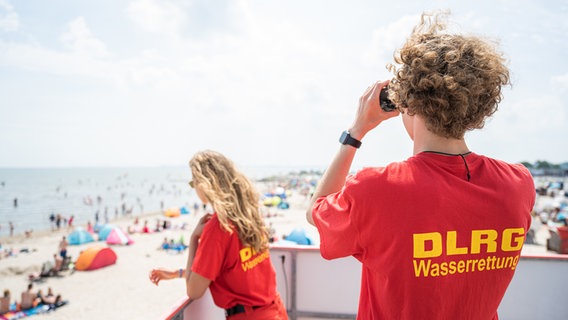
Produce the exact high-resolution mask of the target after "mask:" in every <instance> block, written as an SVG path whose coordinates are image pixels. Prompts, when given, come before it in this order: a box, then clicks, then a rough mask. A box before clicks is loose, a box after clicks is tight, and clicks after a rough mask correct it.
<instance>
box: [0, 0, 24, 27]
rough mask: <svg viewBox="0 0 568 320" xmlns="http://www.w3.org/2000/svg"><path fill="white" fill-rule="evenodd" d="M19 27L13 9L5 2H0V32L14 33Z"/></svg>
mask: <svg viewBox="0 0 568 320" xmlns="http://www.w3.org/2000/svg"><path fill="white" fill-rule="evenodd" d="M19 26H20V19H19V16H18V14H17V13H16V12H14V8H13V7H12V5H11V4H10V3H8V2H7V1H6V0H0V31H8V32H9V31H16V30H18V28H19Z"/></svg>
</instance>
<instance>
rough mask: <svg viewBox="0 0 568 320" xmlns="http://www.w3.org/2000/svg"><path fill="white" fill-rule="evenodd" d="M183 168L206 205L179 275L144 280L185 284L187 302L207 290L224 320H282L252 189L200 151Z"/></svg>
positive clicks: (229, 166) (214, 155) (164, 273)
mask: <svg viewBox="0 0 568 320" xmlns="http://www.w3.org/2000/svg"><path fill="white" fill-rule="evenodd" d="M189 166H190V168H191V173H192V177H193V180H192V181H190V183H189V184H190V186H191V187H192V188H195V191H196V193H197V196H198V197H199V199H200V200H201V201H202V202H203V203H204V204H210V205H211V207H212V208H213V210H214V213H213V214H205V215H204V216H203V217H202V218H201V219H200V220H199V222H198V224H197V226H196V227H195V229H194V231H193V233H192V235H191V239H190V244H189V252H188V259H187V265H186V268H185V269H179V270H165V269H154V270H152V271H151V272H150V280H151V281H152V282H153V283H154V284H156V285H158V283H159V281H160V280H164V279H173V278H185V280H186V288H187V295H188V297H189V298H190V299H192V300H194V299H198V298H200V297H201V296H202V295H203V294H204V293H205V290H206V289H207V288H209V289H210V290H211V295H212V296H213V300H214V301H215V304H216V305H217V306H219V307H221V308H223V309H225V314H226V316H227V319H231V320H234V319H288V317H287V314H286V309H285V308H284V305H283V303H282V300H281V298H280V296H279V294H278V291H277V290H276V273H275V271H274V267H273V266H272V262H271V261H270V254H269V252H268V238H269V235H268V230H267V228H266V226H265V224H264V221H263V219H262V215H261V212H260V210H259V195H258V192H257V191H256V190H255V188H254V185H253V183H252V182H251V181H250V180H249V179H248V178H247V177H246V176H245V175H244V174H242V173H241V172H240V171H239V170H237V168H236V167H235V165H234V164H233V162H232V161H231V160H229V159H228V158H227V157H225V156H224V155H222V154H220V153H218V152H215V151H210V150H206V151H201V152H198V153H197V154H195V155H194V157H193V158H192V159H191V160H190V162H189Z"/></svg>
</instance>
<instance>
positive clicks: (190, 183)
mask: <svg viewBox="0 0 568 320" xmlns="http://www.w3.org/2000/svg"><path fill="white" fill-rule="evenodd" d="M189 186H190V187H191V188H195V186H194V184H193V180H191V181H190V182H189Z"/></svg>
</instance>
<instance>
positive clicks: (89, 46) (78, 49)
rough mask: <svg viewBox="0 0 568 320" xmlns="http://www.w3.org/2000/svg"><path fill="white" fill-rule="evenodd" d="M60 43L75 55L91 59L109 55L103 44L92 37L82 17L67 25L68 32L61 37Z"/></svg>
mask: <svg viewBox="0 0 568 320" xmlns="http://www.w3.org/2000/svg"><path fill="white" fill-rule="evenodd" d="M61 41H62V42H63V44H64V45H65V46H66V47H67V48H69V49H70V50H71V51H72V52H73V53H75V54H79V55H84V56H91V57H106V56H108V55H109V52H108V51H107V48H106V45H105V43H104V42H103V41H101V40H100V39H97V38H96V37H95V36H94V35H93V33H92V32H91V30H90V29H89V27H88V26H87V22H86V21H85V18H84V17H78V18H76V19H75V20H73V21H71V22H70V23H69V24H68V30H67V31H66V32H65V33H63V34H62V35H61Z"/></svg>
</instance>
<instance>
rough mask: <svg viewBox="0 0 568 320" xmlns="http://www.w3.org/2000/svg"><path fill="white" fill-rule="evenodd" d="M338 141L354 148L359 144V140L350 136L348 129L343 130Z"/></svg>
mask: <svg viewBox="0 0 568 320" xmlns="http://www.w3.org/2000/svg"><path fill="white" fill-rule="evenodd" d="M339 142H340V143H341V144H347V145H350V146H352V147H355V148H359V147H360V146H361V141H359V140H357V139H355V138H353V137H351V135H350V134H349V131H343V133H342V134H341V137H339Z"/></svg>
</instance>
